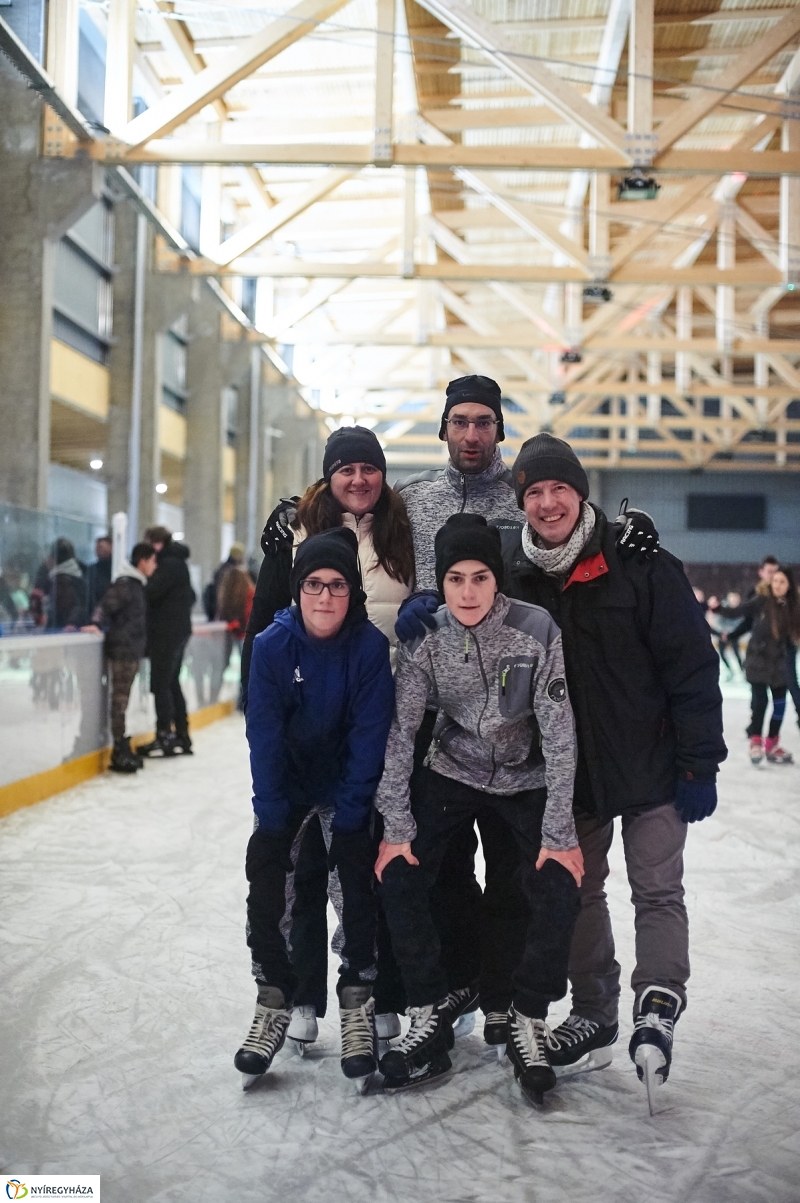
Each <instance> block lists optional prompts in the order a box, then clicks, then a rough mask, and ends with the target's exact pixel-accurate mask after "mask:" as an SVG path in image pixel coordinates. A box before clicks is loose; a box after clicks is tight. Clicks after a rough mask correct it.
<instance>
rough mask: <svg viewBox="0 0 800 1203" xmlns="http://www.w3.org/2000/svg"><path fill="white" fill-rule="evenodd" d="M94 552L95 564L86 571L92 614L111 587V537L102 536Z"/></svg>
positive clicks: (89, 605) (95, 545)
mask: <svg viewBox="0 0 800 1203" xmlns="http://www.w3.org/2000/svg"><path fill="white" fill-rule="evenodd" d="M94 552H95V556H96V557H97V558H96V560H95V562H94V564H90V565H89V567H88V568H87V569H86V591H87V594H88V598H87V601H88V609H89V613H90V614H94V611H95V609H96V607H97V605H98V604H99V602H101V601H102V600H103V596H104V594H105V592H106V590H107V589H108V588H109V586H110V585H111V556H112V552H113V543H112V541H111V536H110V535H101V536H100V538H99V539H96V540H95V544H94Z"/></svg>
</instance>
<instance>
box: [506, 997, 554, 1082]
mask: <svg viewBox="0 0 800 1203" xmlns="http://www.w3.org/2000/svg"><path fill="white" fill-rule="evenodd" d="M509 1027H510V1029H511V1039H512V1040H513V1041H514V1046H515V1048H516V1049H517V1051H518V1052H519V1054H520V1056H521V1057H522V1060H523V1061H524V1063H525V1065H526V1067H527V1068H533V1067H534V1066H536V1065H542V1064H547V1052H546V1048H547V1045H549V1044H551V1043H552V1032H551V1031H550V1029H549V1027H548V1026H547V1024H546V1023H545V1022H544V1020H543V1019H529V1018H528V1016H527V1015H520V1013H519V1011H513V1012H512V1017H511V1022H510V1024H509Z"/></svg>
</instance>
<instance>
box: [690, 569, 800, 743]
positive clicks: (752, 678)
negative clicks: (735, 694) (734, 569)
mask: <svg viewBox="0 0 800 1203" xmlns="http://www.w3.org/2000/svg"><path fill="white" fill-rule="evenodd" d="M710 600H712V601H714V600H715V599H710ZM717 608H718V612H719V614H720V615H721V616H722V617H723V618H739V617H744V618H750V619H751V620H752V624H753V633H752V635H751V636H750V642H749V644H748V645H747V653H746V655H745V658H744V675H745V677H746V678H747V680H748V682H749V683H750V689H751V691H752V699H751V718H750V726H749V727H748V728H747V734H748V736H749V737H750V759H751V761H752V762H753V764H760V763H761V761H762V760H763V758H764V756H766V758H767V760H768V761H769V762H770V763H771V764H791V763H792V759H793V758H792V754H791V752H787V751H786V749H785V748H782V747H781V746H780V740H779V736H780V730H781V723H782V722H783V715H784V711H785V709H786V691H787V688H788V685H789V673H788V657H787V648H788V647H789V646H797V644H799V643H800V595H798V592H797V586H796V584H795V580H794V576H793V575H792V571H791V569H789V568H786V567H783V566H782V565H779V566H778V568H777V569H776V570H775V573H774V574H773V576H772V579H771V580H770V581H768V582H767V581H761V582H760V584H759V585H758V588H757V589H756V593H755V597H752V598H748V600H747V601H744V602H742V604H741V605H739V606H721V607H719V606H718V607H717ZM768 693H769V694H771V695H772V715H771V716H770V720H769V728H768V731H767V737H766V739H764V737H763V729H764V719H765V718H766V713H767V703H768Z"/></svg>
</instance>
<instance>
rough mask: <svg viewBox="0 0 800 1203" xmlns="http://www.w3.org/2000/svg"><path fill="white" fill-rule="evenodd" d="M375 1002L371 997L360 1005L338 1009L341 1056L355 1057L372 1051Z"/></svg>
mask: <svg viewBox="0 0 800 1203" xmlns="http://www.w3.org/2000/svg"><path fill="white" fill-rule="evenodd" d="M374 1010H375V1002H374V1000H373V999H372V998H369V999H367V1001H366V1002H365V1003H364V1004H363V1005H362V1006H360V1007H348V1008H347V1010H346V1011H342V1010H340V1011H339V1015H340V1017H341V1020H342V1057H343V1058H345V1057H357V1056H359V1055H360V1054H362V1053H372V1051H373V1046H374V1043H375V1032H374V1024H373V1014H374Z"/></svg>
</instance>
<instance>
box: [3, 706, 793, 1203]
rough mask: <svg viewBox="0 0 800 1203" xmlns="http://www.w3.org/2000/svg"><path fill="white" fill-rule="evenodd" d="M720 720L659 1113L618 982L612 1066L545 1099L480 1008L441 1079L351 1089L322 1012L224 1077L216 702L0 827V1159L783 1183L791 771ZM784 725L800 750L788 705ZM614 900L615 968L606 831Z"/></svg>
mask: <svg viewBox="0 0 800 1203" xmlns="http://www.w3.org/2000/svg"><path fill="white" fill-rule="evenodd" d="M736 692H739V693H741V692H742V691H741V690H737V691H736ZM726 714H727V737H728V741H729V744H730V747H731V756H730V760H729V762H728V764H727V765H726V767H725V770H724V772H723V776H722V789H721V804H720V808H719V810H718V812H717V814H716V815H715V816H714V818H713V819H712V820H710V821H708V822H705V823H702V824H698V825H696V826H695V827H693V828H692V829H691V831H690V838H689V844H688V855H687V874H686V883H687V893H688V903H689V910H690V917H691V925H692V953H693V955H692V964H693V975H692V980H691V983H690V1003H689V1008H688V1010H687V1012H686V1014H685V1016H684V1017H683V1018H681V1020H680V1023H679V1025H678V1028H677V1033H676V1046H675V1058H674V1062H673V1070H672V1076H671V1078H670V1081H669V1083H668V1084H667V1085H666V1086H665V1087H663V1089H662V1090H661V1091H660V1092H659V1106H660V1113H659V1114H658V1115H657V1116H656V1117H655V1118H653V1119H650V1118H649V1116H648V1114H647V1106H646V1102H645V1093H644V1088H643V1087H642V1086H641V1084H640V1083H639V1082H638V1081H637V1079H636V1075H635V1071H634V1069H633V1067H632V1065H631V1063H630V1061H629V1059H628V1056H627V1050H626V1045H627V1040H628V1037H629V1034H630V1001H631V999H630V991H629V990H628V989H627V988H626V990H625V993H624V996H623V999H624V1007H623V1013H622V1032H621V1039H620V1042H619V1044H618V1045H617V1051H616V1059H615V1061H614V1063H613V1065H612V1066H611V1067H610V1068H609V1069H607V1070H605V1071H602V1072H597V1073H594V1074H591V1075H588V1076H587V1077H585V1078H583V1079H582V1080H574V1081H572V1082H571V1083H568V1084H562V1085H561V1086H560V1087H559V1088H558V1089H557V1090H556V1091H555V1092H554V1093H553V1095H551V1096H550V1097H549V1100H548V1102H547V1105H546V1107H545V1108H544V1109H543V1110H541V1111H539V1112H537V1111H534V1110H533V1109H532V1108H531V1107H529V1106H528V1105H527V1104H526V1103H525V1102H524V1101H523V1100H522V1098H521V1097H520V1094H519V1093H518V1091H517V1089H516V1087H515V1084H514V1081H513V1074H512V1072H511V1070H510V1068H509V1067H508V1065H507V1063H506V1064H504V1065H500V1064H498V1063H497V1061H496V1059H495V1056H494V1053H493V1052H491V1051H489V1050H488V1049H487V1048H486V1046H485V1045H484V1044H483V1041H482V1037H481V1024H480V1023H479V1024H478V1026H477V1027H476V1030H475V1034H474V1035H472V1036H469V1037H467V1038H465V1039H464V1040H462V1041H459V1042H458V1045H457V1048H456V1053H455V1057H454V1067H455V1074H454V1076H453V1077H452V1078H451V1079H450V1080H449V1081H447V1082H446V1083H444V1084H443V1085H440V1086H438V1087H437V1088H429V1089H428V1090H427V1091H426V1092H424V1093H423V1092H417V1093H414V1092H409V1093H406V1094H401V1095H398V1096H395V1097H383V1096H381V1095H379V1094H376V1095H373V1096H370V1097H367V1098H360V1097H358V1096H357V1095H356V1094H355V1092H354V1089H353V1087H352V1086H351V1085H349V1084H348V1083H347V1082H346V1081H345V1079H344V1078H343V1077H342V1074H341V1071H340V1069H339V1048H338V1033H337V1027H338V1023H337V1020H336V1011H335V1006H334V1007H333V1008H332V1010H331V1012H329V1018H328V1019H327V1020H326V1021H324V1023H323V1024H322V1035H321V1039H320V1041H319V1044H318V1046H317V1047H316V1048H315V1050H314V1052H313V1053H312V1054H311V1055H309V1056H308V1057H307V1058H306V1059H305V1060H301V1059H300V1058H299V1057H297V1056H296V1055H295V1054H292V1053H290V1052H289V1051H288V1050H284V1051H283V1052H282V1053H281V1054H280V1055H279V1057H278V1059H277V1061H276V1063H275V1067H274V1069H273V1071H272V1072H270V1074H269V1075H268V1078H267V1079H265V1081H264V1082H263V1083H261V1084H260V1085H259V1086H257V1087H256V1088H255V1089H254V1090H253V1091H252V1092H250V1093H248V1094H244V1093H243V1092H242V1089H241V1082H240V1077H239V1074H238V1073H237V1072H236V1071H235V1070H234V1068H233V1064H232V1060H233V1054H234V1052H235V1051H236V1049H237V1047H238V1045H239V1044H240V1043H241V1041H242V1039H243V1037H244V1036H245V1034H246V1032H247V1029H248V1026H249V1023H250V1020H251V1018H252V1006H253V1001H254V991H253V985H252V981H251V979H250V976H249V964H248V956H247V950H246V948H245V944H244V931H243V929H244V899H245V893H246V883H245V880H244V872H243V859H244V849H245V845H246V842H247V838H248V835H249V830H250V826H251V820H250V803H249V788H248V784H249V783H248V764H247V756H246V746H245V742H244V737H243V731H242V725H241V721H240V720H239V718H238V717H235V718H231V719H229V720H226V721H225V722H222V723H218V724H217V725H215V726H213V727H210V728H208V729H207V730H204V731H201V732H200V733H199V734H198V736H197V740H196V745H195V746H196V752H197V754H196V755H195V756H194V757H193V758H192V759H190V760H186V761H178V760H177V759H176V760H175V761H173V762H171V763H150V764H148V765H147V766H146V768H145V770H144V772H143V773H141V774H139V775H138V776H137V777H135V778H133V779H128V778H119V777H113V776H111V775H108V776H105V777H103V778H98V779H96V780H93V781H90V782H88V783H87V784H86V785H84V786H81V787H80V788H78V789H75V790H73V791H71V792H70V793H68V794H63V795H61V796H60V797H58V798H55V799H53V800H51V801H48V802H45V803H41V804H40V805H38V806H35V807H32V808H30V809H28V810H24V811H20V812H17V813H16V814H14V815H12V816H10V817H9V818H8V819H6V820H4V821H3V822H2V823H0V930H1V931H2V942H1V943H0V958H1V959H0V983H2V985H1V987H0V998H1V999H2V1001H1V1002H0V1170H2V1171H3V1172H5V1173H7V1174H11V1173H16V1174H19V1173H36V1172H38V1173H59V1172H62V1173H73V1174H75V1173H89V1174H97V1173H99V1174H100V1175H101V1176H102V1189H103V1197H104V1200H105V1203H139V1201H140V1200H148V1201H149V1200H158V1201H162V1200H163V1201H173V1200H192V1201H199V1203H204V1201H206V1200H208V1201H209V1203H210V1201H212V1200H213V1201H214V1203H219V1201H220V1200H248V1201H249V1200H256V1199H258V1200H267V1201H268V1203H272V1201H273V1200H274V1201H275V1203H278V1201H280V1203H334V1201H336V1203H338V1201H339V1200H342V1201H343V1200H347V1201H348V1203H389V1201H392V1203H394V1201H399V1203H429V1201H430V1203H468V1201H469V1203H551V1201H552V1203H555V1201H558V1203H612V1201H613V1203H650V1201H651V1200H652V1201H654V1203H672V1201H674V1203H745V1201H746V1203H755V1201H763V1203H790V1201H791V1203H796V1201H797V1200H798V1199H800V1106H799V1102H800V1082H799V1081H798V1075H800V1037H798V1005H797V999H798V997H800V956H799V955H798V954H799V953H800V939H798V920H799V919H800V904H799V903H798V888H800V766H797V765H795V766H790V767H778V766H768V767H761V768H760V769H756V768H753V767H751V766H750V764H749V763H748V762H747V760H746V756H745V749H744V738H743V735H742V731H743V727H744V725H745V721H746V703H745V701H744V699H743V698H734V699H732V700H730V701H728V702H726ZM784 730H785V741H784V742H785V743H786V745H787V746H789V747H790V748H792V750H793V751H794V753H795V756H796V758H797V759H798V760H800V738H798V733H797V729H796V727H795V724H794V712H793V710H792V709H791V707H790V713H789V714H788V715H787V721H786V723H785V728H784ZM610 898H611V906H612V912H613V916H614V924H615V929H616V934H617V939H618V955H619V957H620V960H621V961H622V964H623V972H624V979H625V980H627V977H628V975H629V973H630V969H631V964H632V912H631V907H630V903H629V901H628V890H627V883H626V880H625V876H624V870H623V867H622V859H621V850H620V848H619V846H618V842H617V846H615V852H614V871H613V874H612V877H611V881H610ZM565 1012H566V1006H565V1005H561V1006H560V1007H559V1010H558V1012H557V1015H556V1018H560V1017H561V1016H562V1015H563V1014H564V1013H565Z"/></svg>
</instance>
